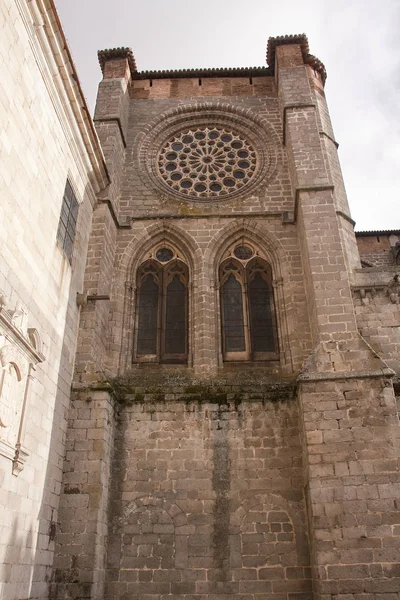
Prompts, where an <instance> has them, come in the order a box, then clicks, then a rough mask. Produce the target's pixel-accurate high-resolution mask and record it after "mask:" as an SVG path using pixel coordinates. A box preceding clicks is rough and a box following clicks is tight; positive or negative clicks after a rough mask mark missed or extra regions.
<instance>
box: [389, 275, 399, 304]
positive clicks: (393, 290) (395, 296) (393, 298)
mask: <svg viewBox="0 0 400 600" xmlns="http://www.w3.org/2000/svg"><path fill="white" fill-rule="evenodd" d="M386 293H387V295H388V296H389V298H390V302H392V303H393V304H399V302H400V280H399V275H397V274H396V275H395V276H394V277H393V279H391V280H390V281H389V283H388V285H387V290H386Z"/></svg>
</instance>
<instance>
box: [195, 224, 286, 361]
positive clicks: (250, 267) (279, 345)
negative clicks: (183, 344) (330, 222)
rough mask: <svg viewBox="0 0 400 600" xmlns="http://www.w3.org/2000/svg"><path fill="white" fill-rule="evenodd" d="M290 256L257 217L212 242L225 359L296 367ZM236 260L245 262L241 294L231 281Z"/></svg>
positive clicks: (210, 260) (210, 259) (208, 257)
mask: <svg viewBox="0 0 400 600" xmlns="http://www.w3.org/2000/svg"><path fill="white" fill-rule="evenodd" d="M241 253H243V254H242V255H241ZM285 258H286V253H285V251H284V249H283V247H282V245H281V244H280V242H279V240H278V239H277V237H276V235H275V234H274V233H273V232H271V231H269V230H268V229H267V228H266V227H265V226H264V225H262V224H261V223H260V222H258V221H256V220H254V219H247V218H243V219H237V220H235V221H234V222H232V223H230V224H229V225H227V226H226V227H225V228H224V229H223V230H222V231H220V232H219V234H218V235H216V236H214V238H213V239H212V240H211V241H210V243H209V245H208V247H207V249H206V252H205V257H204V262H205V264H209V265H210V269H211V270H212V273H210V275H211V279H212V280H213V281H214V282H215V309H216V315H217V323H216V325H217V329H216V333H217V335H218V336H219V349H220V360H221V361H222V362H224V361H246V362H247V361H251V362H252V361H264V360H267V361H276V362H279V363H280V365H281V366H282V367H283V366H291V354H290V344H289V336H288V326H287V319H286V310H285V302H284V294H283V278H282V271H283V265H284V264H285ZM235 261H236V262H238V263H241V264H242V265H243V273H242V278H241V279H240V277H239V278H237V277H236V280H237V281H238V282H239V286H240V293H239V288H238V285H236V287H237V288H238V289H237V290H236V294H234V293H233V292H232V291H231V290H227V289H226V284H225V280H227V272H226V271H227V269H226V267H227V265H229V264H231V265H232V264H235ZM228 270H229V269H228ZM231 283H232V282H231ZM228 309H230V314H228V312H227V310H228ZM240 313H242V314H241V316H240ZM222 362H221V364H222Z"/></svg>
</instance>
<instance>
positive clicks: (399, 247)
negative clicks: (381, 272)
mask: <svg viewBox="0 0 400 600" xmlns="http://www.w3.org/2000/svg"><path fill="white" fill-rule="evenodd" d="M392 255H393V261H394V264H395V265H400V242H396V243H395V245H394V246H392Z"/></svg>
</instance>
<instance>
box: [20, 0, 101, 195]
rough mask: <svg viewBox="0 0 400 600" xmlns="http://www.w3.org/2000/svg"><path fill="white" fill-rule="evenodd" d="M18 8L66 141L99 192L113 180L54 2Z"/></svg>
mask: <svg viewBox="0 0 400 600" xmlns="http://www.w3.org/2000/svg"><path fill="white" fill-rule="evenodd" d="M17 6H18V9H19V12H20V15H21V18H22V20H23V22H24V25H25V27H26V30H27V33H28V35H29V38H30V42H31V47H32V50H33V53H34V56H35V59H36V63H37V66H38V69H39V70H40V72H41V74H42V77H43V80H44V82H45V85H46V88H47V90H48V93H49V96H50V98H51V101H52V103H53V106H54V110H55V112H56V114H57V116H58V118H59V120H60V124H61V126H62V128H63V130H64V132H65V137H66V139H67V140H70V139H71V138H72V140H71V142H72V143H71V142H70V148H71V153H72V155H73V156H74V158H75V160H76V162H77V164H78V165H80V170H81V172H82V175H84V176H86V177H87V176H89V179H90V181H91V184H92V185H93V188H94V191H95V192H98V191H100V190H101V189H104V188H105V187H106V186H107V185H108V184H109V183H110V178H109V174H108V171H107V166H106V163H105V159H104V155H103V152H102V149H101V146H100V141H99V139H98V137H97V133H96V131H95V128H94V125H93V122H92V119H91V116H90V113H89V109H88V107H87V104H86V100H85V97H84V95H83V92H82V88H81V86H80V83H79V79H78V75H77V72H76V69H75V66H74V63H73V60H72V56H71V53H70V51H69V48H68V44H67V41H66V39H65V35H64V32H63V29H62V26H61V23H60V20H59V18H58V15H57V10H56V7H55V4H54V0H47V1H46V2H44V0H31V1H30V2H22V1H21V0H17Z"/></svg>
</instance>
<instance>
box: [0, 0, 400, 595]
mask: <svg viewBox="0 0 400 600" xmlns="http://www.w3.org/2000/svg"><path fill="white" fill-rule="evenodd" d="M30 4H32V3H30ZM7 6H8V7H9V10H10V11H11V10H14V12H15V6H18V5H14V3H12V2H10V3H9V4H7ZM38 7H43V5H42V4H41V3H38ZM24 10H25V9H24ZM38 14H39V13H37V12H35V13H34V16H31V18H35V19H36V18H38ZM44 17H46V19H47V20H45V21H44V32H45V33H46V35H47V39H51V47H52V54H53V56H54V58H55V63H56V64H57V65H58V66H57V68H58V69H60V70H61V69H62V65H61V61H62V58H64V60H67V61H69V62H68V72H69V73H70V69H72V68H73V67H72V64H71V62H70V58H69V55H68V52H67V51H66V50H65V49H64V50H63V51H60V52H59V53H58V52H57V50H56V49H57V47H59V46H56V45H54V44H55V43H56V42H55V41H54V42H53V38H49V32H51V31H53V30H54V28H55V27H56V30H57V27H58V21H57V19H56V15H55V13H54V12H51V13H50V14H49V13H48V12H46V11H45V13H42V18H44ZM54 39H55V40H58V43H59V44H60V40H61V41H62V47H64V46H63V44H64V43H65V41H64V40H63V38H62V33H61V31H60V30H58V31H55V38H54ZM99 60H100V66H101V69H102V72H103V80H102V82H101V83H100V86H99V93H98V99H97V105H96V111H95V116H94V125H95V128H96V132H97V135H96V134H95V133H94V131H93V130H92V127H91V123H90V121H89V120H88V119H87V118H86V117H85V118H84V114H86V113H84V112H81V113H79V112H75V113H74V117H73V118H72V120H71V122H72V123H75V124H76V125H77V126H78V128H77V130H76V131H75V135H76V137H74V138H72V139H73V140H74V144H76V145H79V144H82V146H80V147H81V149H82V150H81V154H80V155H79V156H80V160H81V161H82V163H79V165H80V169H77V170H78V172H79V174H80V177H81V178H82V179H79V178H78V175H76V179H74V177H73V174H74V172H75V171H74V168H75V167H74V163H73V162H72V161H71V162H68V161H69V160H70V159H69V154H68V152H67V150H65V149H64V148H65V147H64V146H63V143H62V138H61V142H59V144H58V150H59V148H61V149H64V150H63V152H64V154H62V151H61V150H59V152H60V158H59V164H60V170H59V172H55V173H54V179H53V177H52V176H51V173H52V171H51V169H50V166H49V165H47V171H46V173H48V174H49V176H48V180H47V182H46V183H43V185H44V186H45V188H46V192H43V193H42V195H41V196H40V198H41V200H40V202H38V204H39V206H40V207H42V206H43V202H44V203H45V202H46V199H48V198H49V197H50V195H51V196H52V198H53V203H52V204H51V214H52V215H53V217H54V218H52V220H51V222H50V221H49V223H48V236H47V237H46V243H47V244H48V247H45V248H47V250H46V252H47V254H46V252H45V255H46V256H48V254H50V253H51V252H53V253H55V252H58V254H57V257H59V256H60V258H59V260H60V261H63V263H62V264H63V265H64V267H63V268H64V270H63V271H62V272H60V271H57V269H56V266H57V265H55V266H52V267H51V268H50V269H49V267H48V264H49V263H48V262H46V263H44V262H43V263H41V265H40V268H39V269H38V271H39V273H40V276H41V277H42V278H47V279H46V280H45V281H43V282H42V281H41V280H38V279H37V278H35V276H34V275H33V273H32V274H31V277H32V279H33V280H34V282H35V286H38V287H39V286H40V287H44V288H45V290H46V293H47V292H48V293H49V295H50V297H51V298H52V299H53V301H55V300H54V298H55V297H56V298H57V299H58V302H59V304H50V306H48V305H47V304H46V305H44V306H41V305H40V303H39V305H36V304H34V303H33V302H32V300H30V295H29V294H28V291H29V290H28V291H27V292H26V294H25V296H22V297H21V301H23V302H25V305H26V304H29V303H30V305H31V306H32V310H31V313H30V314H31V317H30V318H31V319H32V320H33V327H34V328H35V329H30V328H29V329H24V328H25V327H26V325H25V324H26V318H27V317H26V311H25V310H20V309H18V310H17V311H15V310H13V309H8V308H4V311H5V312H4V311H3V309H2V313H1V314H4V319H2V323H3V322H4V323H5V326H6V327H8V328H9V330H10V333H9V339H10V340H11V342H12V343H14V347H16V346H18V347H22V346H23V348H24V350H23V352H24V360H25V361H26V364H27V365H28V366H27V367H26V368H27V369H33V368H34V367H35V368H36V371H35V377H36V378H37V380H38V381H44V382H47V381H48V380H47V379H46V374H47V372H48V371H46V369H48V368H50V367H48V366H45V365H52V369H53V373H54V374H55V375H56V376H57V377H58V388H57V386H55V387H54V388H51V389H52V390H53V392H52V395H51V393H50V392H49V393H48V394H47V395H46V392H45V391H44V389H46V388H45V385H50V384H47V383H45V384H42V387H40V388H38V390H37V392H36V395H35V396H33V395H32V398H30V399H29V402H28V401H27V400H25V399H24V400H23V401H22V404H21V407H22V408H21V414H27V415H28V414H32V415H33V416H32V418H31V420H32V422H30V425H29V426H30V428H31V429H32V430H34V432H35V435H36V436H37V437H41V438H42V439H45V440H46V443H47V445H46V444H44V445H43V446H41V448H40V450H38V452H37V455H36V454H35V452H34V444H33V441H32V438H33V434H32V438H31V437H28V436H27V437H26V438H24V439H26V440H27V442H26V443H25V444H24V445H22V443H21V441H20V439H19V438H16V440H17V441H16V443H15V448H16V453H14V455H13V456H10V457H4V460H5V473H6V475H5V481H7V482H10V483H7V485H8V486H9V488H7V490H8V489H10V490H11V488H12V486H13V485H14V486H15V493H14V496H13V497H12V498H11V496H10V497H9V498H8V499H7V498H6V499H5V500H6V506H7V507H8V508H7V510H11V508H10V504H12V503H13V499H16V501H18V502H19V503H20V505H18V506H17V505H15V506H14V507H13V508H14V516H15V519H17V518H18V519H22V515H23V516H24V520H23V522H24V524H25V525H24V526H25V528H26V527H27V525H26V524H27V523H28V522H29V518H27V516H28V515H32V514H34V515H35V516H36V515H37V518H38V519H39V533H40V534H41V535H39V536H37V535H36V534H35V535H34V536H33V537H34V539H35V540H36V538H37V540H38V541H37V545H36V546H35V550H34V551H28V550H27V548H28V547H29V548H30V547H31V546H33V545H32V544H31V543H30V544H31V545H29V546H28V544H27V543H26V540H25V538H21V535H22V534H21V533H18V535H19V536H20V539H21V541H20V543H19V548H20V553H19V554H18V552H17V554H12V556H13V557H14V556H18V561H19V562H18V564H19V565H20V567H19V569H20V570H17V571H15V570H14V571H13V570H12V569H13V566H12V565H13V564H14V562H15V560H14V558H10V556H11V554H9V555H6V559H7V560H5V567H4V568H5V575H6V576H7V577H9V579H8V581H9V583H7V584H4V585H8V586H9V587H8V588H6V587H5V588H4V589H7V590H8V591H7V594H8V595H7V597H9V598H23V597H29V598H47V597H50V598H53V599H58V600H67V599H69V600H72V599H83V598H92V599H96V600H102V599H107V600H117V599H118V600H128V599H129V600H130V599H139V598H140V600H178V599H179V600H181V599H182V600H183V599H184V600H228V598H229V599H231V598H233V599H234V600H296V599H297V600H312V599H315V600H394V598H399V596H400V560H399V542H400V518H399V504H398V494H399V489H400V476H399V433H400V428H399V420H398V410H397V406H396V390H398V375H399V372H400V310H399V306H400V304H399V293H400V282H399V279H398V275H399V272H400V267H399V253H398V245H399V239H400V238H399V232H398V231H388V232H364V233H361V234H359V235H358V237H356V236H355V234H354V231H353V229H354V222H353V221H352V219H351V216H350V211H349V207H348V203H347V198H346V193H345V188H344V184H343V180H342V175H341V171H340V166H339V161H338V156H337V143H336V141H335V137H334V133H333V130H332V127H331V123H330V119H329V113H328V109H327V105H326V100H325V94H324V84H325V79H326V71H325V68H324V66H323V64H322V63H321V62H320V61H319V60H318V59H317V58H315V57H314V56H312V55H311V54H310V51H309V47H308V41H307V38H306V36H305V35H295V36H284V37H276V38H270V40H269V42H268V49H267V65H268V66H265V67H260V68H255V69H234V68H232V69H217V70H211V69H210V70H208V69H205V70H196V71H195V70H193V71H190V70H189V71H170V72H140V71H138V69H137V67H136V64H135V59H134V56H133V54H132V52H131V51H130V50H129V49H125V48H118V49H113V50H104V51H101V52H99ZM60 72H61V73H62V74H63V75H64V74H65V73H66V72H64V71H60ZM61 79H62V81H63V85H64V86H67V91H68V97H69V99H70V101H71V102H72V96H71V95H72V93H73V92H74V93H76V94H79V93H80V91H79V88H78V87H77V86H76V84H74V86H73V83H72V82H73V81H75V78H74V77H72V76H71V75H70V77H69V78H68V77H61ZM55 81H58V80H57V78H55ZM68 82H70V84H71V87H68V86H69V84H68ZM30 91H31V93H32V94H35V89H31V90H30ZM36 93H38V92H36ZM58 93H59V92H58ZM78 97H79V100H80V101H82V99H81V96H78ZM71 106H72V107H73V108H76V110H78V108H77V106H76V105H75V104H74V102H72V104H71ZM11 114H12V113H11ZM83 127H86V129H83ZM56 131H57V130H56ZM52 133H53V130H52ZM84 134H86V135H84ZM21 135H22V133H21ZM43 137H44V134H43V131H41V132H36V134H35V136H34V139H36V140H38V142H37V143H38V144H39V145H40V144H42V147H43V141H42V140H43ZM57 140H58V138H57ZM69 140H70V143H71V144H72V142H71V138H69ZM100 146H101V148H102V151H101V150H100ZM102 152H103V153H104V157H105V163H103V158H102ZM25 155H26V156H29V153H28V154H27V153H26V152H25ZM45 155H46V153H45ZM31 161H33V158H32V159H31ZM57 164H58V163H57ZM105 164H106V165H107V167H105ZM61 166H64V167H65V168H64V170H62V169H61ZM11 172H12V173H16V169H13V170H12V171H11ZM85 177H86V179H85ZM67 181H68V182H69V183H67V185H66V182H67ZM84 182H85V184H84ZM80 185H81V186H83V190H86V189H88V190H89V191H88V192H87V193H88V198H89V199H93V202H88V203H87V208H86V211H84V209H83V208H81V207H80V208H79V212H78V221H77V229H76V231H77V237H76V238H75V241H74V244H73V246H72V244H71V243H70V242H71V241H72V237H73V236H72V233H71V231H72V230H73V226H74V224H75V221H76V219H75V220H74V218H72V220H71V219H70V218H69V217H68V219H67V220H65V219H64V220H63V214H64V213H65V210H64V209H63V207H64V202H63V195H64V200H65V202H66V203H67V204H68V202H69V204H68V208H69V209H71V210H69V212H68V215H69V214H70V213H71V214H72V216H74V214H75V213H74V210H76V209H74V208H73V207H74V206H76V202H79V200H80V199H81V198H82V200H83V199H84V197H85V196H79V190H81V188H80V187H79V186H80ZM85 185H86V188H85ZM51 186H53V187H51ZM57 186H58V187H57ZM32 189H34V188H32V186H30V188H29V191H30V192H31V190H32ZM57 190H58V191H59V195H58V198H59V201H58V204H57V205H56V203H55V201H54V197H55V195H56V192H57ZM81 194H83V191H81ZM95 194H96V195H97V199H96V201H95ZM24 198H25V203H26V202H28V198H27V197H26V196H24ZM28 206H30V204H29V202H28ZM44 206H50V205H47V204H44ZM92 206H93V208H94V212H93V218H92V219H91V208H92ZM34 207H35V205H33V208H32V211H33V213H32V214H36V213H35V208H34ZM36 210H39V208H37V209H36ZM49 210H50V208H49ZM63 210H64V212H63ZM53 213H54V214H53ZM60 213H61V219H60ZM83 214H85V215H86V217H85V218H86V221H83V220H81V219H83V217H82V215H83ZM29 218H30V221H31V222H30V224H28V223H27V224H25V226H24V227H25V230H24V231H25V232H29V234H30V235H32V237H33V233H34V231H35V227H34V225H33V224H34V223H36V221H35V219H34V217H33V216H31V217H29ZM64 221H65V222H64ZM71 223H72V224H71ZM16 227H17V229H18V226H17V225H16ZM71 227H72V230H71ZM20 230H21V229H20ZM78 234H79V235H78ZM26 236H27V233H25V237H26ZM79 236H81V237H79ZM25 237H24V239H25ZM15 238H17V239H18V236H17V235H15V236H14V239H15ZM36 240H37V238H36ZM57 240H58V241H57ZM61 240H63V241H61ZM79 240H80V241H79ZM36 243H37V242H36ZM32 244H34V242H32ZM79 244H81V245H79ZM61 245H62V248H60V246H61ZM41 248H43V244H42V245H41ZM71 249H73V252H72V258H71V260H72V271H71V265H70V259H69V258H68V257H71ZM86 249H87V262H86V269H85V274H84V279H82V278H83V268H82V264H83V262H84V261H85V260H86ZM32 251H33V250H30V249H29V247H28V248H27V250H26V255H27V256H28V255H29V252H32ZM10 254H11V253H10ZM34 260H36V259H35V255H34V257H33V258H32V261H34ZM43 260H44V259H43ZM51 264H53V263H51ZM18 268H20V272H19V273H18V272H17V275H18V282H19V286H20V287H19V288H18V289H20V288H21V287H22V286H21V282H22V281H24V280H25V279H24V278H25V271H28V272H29V269H28V267H27V265H26V264H25V266H21V267H18ZM11 269H12V266H11V265H10V271H11ZM24 269H25V271H24ZM62 277H66V278H68V279H67V281H68V283H66V284H65V286H66V287H65V293H64V295H60V296H56V294H55V291H54V290H53V291H52V287H51V282H52V281H53V280H54V281H55V282H57V283H58V284H59V282H60V280H61V281H64V280H63V279H62ZM46 281H49V282H50V283H49V284H47V285H46ZM32 285H33V284H32ZM54 285H55V284H54ZM33 289H36V288H35V287H34V288H33ZM63 289H64V288H63ZM77 292H79V294H78V297H77V295H76V293H77ZM77 299H78V304H79V305H80V308H78V307H77ZM39 309H43V310H42V312H43V314H45V315H46V317H47V318H48V319H50V322H52V320H51V319H52V318H54V319H55V322H56V323H57V324H58V329H56V331H57V333H58V334H59V337H57V343H56V344H55V345H54V347H52V348H51V349H49V348H48V345H46V346H45V347H42V346H41V345H40V340H39V335H41V336H42V338H41V339H43V336H47V335H49V333H48V332H49V331H52V330H51V328H50V329H49V327H48V326H45V324H43V323H42V322H41V320H40V316H41V315H42V312H41V311H40V310H39ZM52 311H55V313H54V312H52ZM1 314H0V316H1ZM52 315H53V316H52ZM79 315H80V322H79V330H78V329H77V327H78V316H79ZM28 319H29V314H28ZM18 332H19V333H18ZM41 332H43V333H41ZM76 334H77V336H78V339H77V345H76V343H75V340H76ZM12 335H13V336H14V338H12ZM18 335H19V337H18ZM11 338H12V339H11ZM17 338H18V339H17ZM18 340H20V341H18ZM23 340H25V341H23ZM56 349H58V351H56ZM57 352H58V353H57ZM74 356H75V369H74V376H73V384H72V394H71V398H70V401H69V409H68V415H67V414H66V410H67V408H68V393H67V392H68V389H67V388H68V385H69V383H70V381H71V377H72V374H71V364H72V360H73V357H74ZM52 361H54V362H52ZM57 361H58V362H57ZM2 364H3V369H4V366H6V365H8V364H11V365H13V362H12V361H8V362H6V361H5V360H3V362H2ZM7 368H8V372H7ZM10 369H11V367H6V369H4V372H5V373H8V375H7V377H9V375H10V372H11V371H10ZM29 372H31V371H29ZM4 377H6V375H4ZM57 377H55V378H54V377H53V379H51V378H49V381H51V382H53V383H55V384H57ZM40 378H42V379H40ZM17 379H18V378H17ZM7 385H8V384H7ZM3 389H4V390H6V392H7V390H8V389H10V388H9V387H4V385H3V388H2V390H3ZM57 389H58V390H59V391H57ZM60 390H61V391H60ZM2 393H3V392H2ZM7 394H8V395H4V397H3V395H2V401H3V403H4V405H6V406H8V407H9V406H10V405H11V404H10V398H11V394H10V393H9V392H7ZM60 394H61V395H60ZM12 397H14V396H12ZM44 401H46V402H47V405H46V406H47V413H46V414H47V419H48V420H47V421H46V420H45V419H44V418H42V419H41V420H40V426H41V427H42V430H40V428H39V417H37V416H35V415H36V413H37V411H39V410H40V407H41V406H42V405H43V402H44ZM7 403H8V404H7ZM13 406H14V405H13ZM15 406H19V405H17V404H15ZM25 407H27V408H25ZM28 410H29V411H31V412H30V413H28V412H27V411H28ZM53 411H55V412H54V415H53ZM49 415H50V416H49ZM66 416H68V427H67V428H66V426H65V421H64V419H65V417H66ZM22 421H23V422H28V420H27V419H25V417H24V418H23V419H22ZM46 423H49V426H50V425H52V428H53V429H52V432H51V434H49V435H47V433H46V432H47V430H46V429H45V428H44V429H43V424H46ZM65 429H66V439H65V446H64V435H63V434H64V430H65ZM22 430H23V429H22ZM20 431H21V428H20ZM18 435H19V434H18ZM29 443H31V447H29ZM25 448H26V450H25ZM21 449H22V450H23V451H24V452H26V454H23V455H22V456H23V458H24V469H23V470H20V469H19V466H18V468H17V469H16V465H19V461H20V457H21V453H20V450H21ZM29 453H30V454H29ZM28 454H29V456H28ZM61 457H63V458H64V461H63V476H62V481H61V475H60V469H61V466H62V460H61ZM41 458H43V465H48V466H47V471H48V472H47V478H44V477H43V478H42V479H40V474H36V475H35V474H33V475H30V476H31V477H32V480H30V481H31V485H30V486H29V490H31V489H34V490H36V491H35V493H36V495H37V496H39V491H40V489H44V491H45V493H44V495H43V498H46V501H45V503H43V501H42V503H41V504H40V503H36V504H30V505H29V506H27V505H26V504H25V498H26V497H28V498H29V497H30V496H29V492H28V493H27V492H26V491H25V490H24V489H23V488H22V487H21V488H20V487H18V486H19V485H21V484H19V483H18V482H20V481H21V482H25V481H27V480H26V479H24V477H27V476H28V475H27V474H30V473H34V469H35V468H36V467H37V464H38V461H39V463H40V459H41ZM46 461H47V462H46ZM40 464H42V463H40ZM7 468H8V471H7ZM13 469H14V471H15V470H17V471H18V473H15V472H14V473H13ZM43 470H44V467H43V468H42V471H43ZM14 482H17V483H14ZM28 485H29V481H28ZM35 485H36V486H37V487H36V488H35ZM40 486H42V487H40ZM24 511H25V512H24ZM20 515H21V516H20ZM5 522H6V523H7V519H5ZM28 525H29V523H28ZM29 526H30V525H29ZM18 527H19V529H18V532H22V531H24V529H23V528H22V526H21V525H20V521H18ZM16 530H17V529H16ZM34 531H35V532H36V530H34ZM13 539H15V536H14V538H13ZM30 539H31V538H30ZM6 541H7V540H6ZM54 544H55V547H54ZM15 545H16V544H11V542H8V546H7V552H11V553H14V552H16V551H15V550H14V549H13V547H14V546H15ZM10 548H11V550H10ZM53 551H54V561H53ZM51 564H53V569H52V571H50V568H49V567H50V565H51ZM39 567H40V568H39ZM8 573H10V575H8ZM32 573H33V575H32ZM21 574H22V575H21ZM20 577H22V580H23V582H24V583H23V584H22V583H21V584H20V583H18V582H19V581H20ZM32 577H33V579H32ZM32 581H34V585H33V584H32V583H30V582H32ZM13 586H14V587H13ZM18 586H20V587H18ZM14 590H15V591H14ZM5 597H6V596H5Z"/></svg>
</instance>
